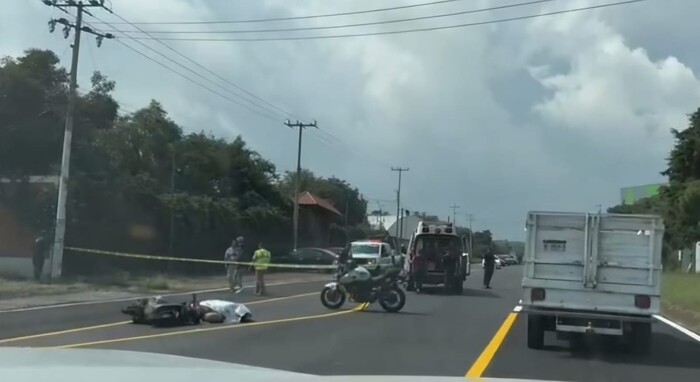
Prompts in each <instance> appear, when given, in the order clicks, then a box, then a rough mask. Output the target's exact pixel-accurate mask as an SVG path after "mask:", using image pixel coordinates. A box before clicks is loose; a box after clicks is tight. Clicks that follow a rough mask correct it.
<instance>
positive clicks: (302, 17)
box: [116, 0, 463, 25]
mask: <svg viewBox="0 0 700 382" xmlns="http://www.w3.org/2000/svg"><path fill="white" fill-rule="evenodd" d="M457 1H463V0H441V1H431V2H427V3H419V4H410V5H402V6H397V7H389V8H377V9H366V10H361V11H350V12H339V13H327V14H320V15H308V16H291V17H275V18H267V19H248V20H220V21H145V22H138V23H134V24H138V25H177V24H182V25H193V24H243V23H264V22H271V21H289V20H308V19H317V18H324V17H337V16H350V15H360V14H366V13H375V12H386V11H394V10H400V9H408V8H418V7H425V6H431V5H438V4H445V3H454V2H457ZM116 24H131V23H116Z"/></svg>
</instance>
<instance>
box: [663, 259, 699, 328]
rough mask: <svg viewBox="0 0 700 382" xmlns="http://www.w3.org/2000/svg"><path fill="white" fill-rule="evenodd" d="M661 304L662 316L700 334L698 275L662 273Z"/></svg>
mask: <svg viewBox="0 0 700 382" xmlns="http://www.w3.org/2000/svg"><path fill="white" fill-rule="evenodd" d="M661 302H662V306H661V308H662V312H663V314H664V315H666V316H668V317H669V318H672V319H674V320H676V321H678V322H680V323H682V324H683V325H684V326H686V327H688V328H689V329H691V330H693V331H695V332H698V333H700V275H698V274H693V273H680V272H664V274H663V280H662V283H661Z"/></svg>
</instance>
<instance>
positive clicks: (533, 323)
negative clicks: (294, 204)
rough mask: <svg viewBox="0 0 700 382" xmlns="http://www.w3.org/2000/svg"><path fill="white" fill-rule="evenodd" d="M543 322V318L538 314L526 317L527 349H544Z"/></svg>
mask: <svg viewBox="0 0 700 382" xmlns="http://www.w3.org/2000/svg"><path fill="white" fill-rule="evenodd" d="M544 321H545V317H544V316H541V315H539V314H530V315H528V316H527V347H528V348H530V349H536V350H539V349H542V347H544Z"/></svg>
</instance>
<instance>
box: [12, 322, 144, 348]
mask: <svg viewBox="0 0 700 382" xmlns="http://www.w3.org/2000/svg"><path fill="white" fill-rule="evenodd" d="M130 322H131V321H120V322H112V323H111V324H102V325H94V326H85V327H82V328H75V329H68V330H61V331H58V332H48V333H40V334H32V335H29V336H23V337H14V338H7V339H4V340H0V344H4V343H8V342H14V341H22V340H32V339H35V338H42V337H49V336H57V335H59V334H68V333H75V332H82V331H85V330H92V329H101V328H108V327H110V326H118V325H124V324H128V323H130Z"/></svg>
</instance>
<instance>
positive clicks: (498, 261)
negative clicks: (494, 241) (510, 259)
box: [481, 257, 503, 269]
mask: <svg viewBox="0 0 700 382" xmlns="http://www.w3.org/2000/svg"><path fill="white" fill-rule="evenodd" d="M481 267H482V268H483V267H484V259H481ZM502 267H503V260H501V259H499V258H498V257H496V269H501V268H502Z"/></svg>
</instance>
